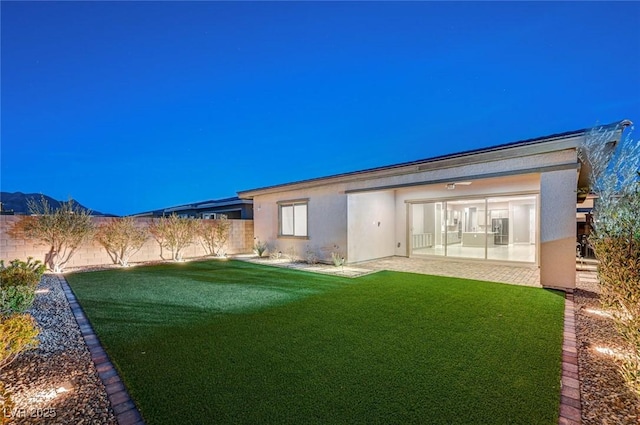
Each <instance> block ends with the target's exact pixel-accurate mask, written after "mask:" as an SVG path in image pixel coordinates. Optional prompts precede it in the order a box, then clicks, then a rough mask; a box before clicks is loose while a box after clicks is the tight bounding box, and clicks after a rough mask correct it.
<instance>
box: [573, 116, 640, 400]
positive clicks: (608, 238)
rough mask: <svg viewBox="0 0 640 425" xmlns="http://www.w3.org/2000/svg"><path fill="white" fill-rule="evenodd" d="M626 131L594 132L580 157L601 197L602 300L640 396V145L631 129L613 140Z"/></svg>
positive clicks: (597, 209) (596, 241)
mask: <svg viewBox="0 0 640 425" xmlns="http://www.w3.org/2000/svg"><path fill="white" fill-rule="evenodd" d="M622 130H624V127H622V128H621V127H620V126H615V127H599V128H595V129H593V130H591V131H590V132H589V133H588V134H587V136H586V138H585V143H584V146H583V147H581V149H580V158H581V160H582V161H583V162H584V163H586V164H588V165H589V166H590V168H591V176H590V178H591V183H592V191H593V192H594V193H595V194H596V195H598V199H597V201H596V203H595V205H594V220H593V232H592V233H591V235H590V237H589V242H590V243H591V245H592V246H593V249H594V252H595V255H596V258H597V259H598V260H599V267H598V276H599V278H600V286H601V295H600V298H601V302H602V303H603V305H604V306H605V307H606V308H608V309H609V311H610V312H611V314H612V317H613V320H614V322H615V325H616V328H617V330H618V333H619V334H620V335H621V336H622V338H623V340H624V341H625V343H626V345H627V348H628V349H629V351H630V354H629V355H628V356H626V357H625V358H624V360H622V362H621V365H620V372H621V373H622V376H623V378H624V380H625V382H626V383H627V385H628V386H629V387H630V388H631V390H632V391H633V392H634V393H635V394H636V395H637V396H638V397H640V172H639V170H640V142H639V141H634V140H632V138H631V131H629V132H627V135H626V137H625V138H622V137H621V141H620V142H619V143H618V146H617V148H616V149H615V150H614V148H613V146H612V144H611V143H610V142H611V141H612V140H615V139H616V135H617V134H618V132H621V131H622Z"/></svg>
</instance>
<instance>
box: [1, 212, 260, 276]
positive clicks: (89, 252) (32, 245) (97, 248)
mask: <svg viewBox="0 0 640 425" xmlns="http://www.w3.org/2000/svg"><path fill="white" fill-rule="evenodd" d="M19 219H20V216H13V215H0V260H4V262H5V263H8V262H9V261H11V260H15V259H16V258H18V259H20V260H23V261H24V260H26V259H27V258H28V257H33V258H34V259H36V260H40V261H42V262H44V259H45V255H46V254H47V252H48V251H49V247H48V246H46V245H43V244H39V243H38V242H37V241H32V240H24V239H16V238H13V237H11V236H10V235H9V234H8V232H9V230H10V229H11V228H12V227H13V226H14V224H15V223H16V222H17V221H18V220H19ZM109 220H111V219H110V218H103V217H94V218H93V222H94V223H95V225H96V226H99V225H100V224H101V223H104V222H106V221H109ZM229 221H230V222H231V232H230V235H229V240H228V241H227V244H226V252H227V254H230V255H232V254H244V253H250V252H252V250H253V220H229ZM150 222H151V219H150V218H137V219H136V224H137V225H138V226H140V227H147V226H149V223H150ZM205 255H206V251H205V250H204V248H203V247H202V245H201V244H200V243H199V242H196V243H194V244H192V245H191V246H189V247H187V248H185V249H184V250H183V257H184V258H197V257H203V256H205ZM162 259H165V260H170V259H171V251H168V250H166V249H164V248H161V247H160V245H159V244H158V242H157V241H156V240H155V239H154V238H153V237H152V236H150V237H149V239H148V240H147V242H145V244H144V245H143V246H142V248H140V250H139V251H138V252H137V253H135V254H134V255H133V256H132V257H131V259H130V262H131V263H140V262H147V261H158V260H162ZM107 264H113V261H112V260H111V258H110V257H109V254H107V251H106V250H105V248H104V247H103V246H102V245H100V243H98V242H97V241H89V242H86V243H85V244H83V245H81V246H80V247H78V249H77V250H76V252H75V253H74V255H73V257H72V258H71V260H70V261H69V262H68V263H67V265H66V268H71V267H82V266H99V265H107Z"/></svg>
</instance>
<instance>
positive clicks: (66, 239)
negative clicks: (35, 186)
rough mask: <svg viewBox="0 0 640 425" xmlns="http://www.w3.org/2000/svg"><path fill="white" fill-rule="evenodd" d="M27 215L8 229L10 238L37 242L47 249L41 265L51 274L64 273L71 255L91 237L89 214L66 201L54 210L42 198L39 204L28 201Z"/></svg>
mask: <svg viewBox="0 0 640 425" xmlns="http://www.w3.org/2000/svg"><path fill="white" fill-rule="evenodd" d="M28 205H29V212H30V213H31V214H32V215H31V216H23V217H21V219H20V220H19V221H17V222H16V224H15V226H14V227H13V228H12V233H13V235H14V236H18V237H20V236H23V237H25V238H28V239H35V240H39V241H41V242H43V243H45V244H47V245H49V246H50V248H49V252H48V253H47V255H46V259H45V263H46V264H47V265H48V266H49V268H50V269H51V270H53V271H54V272H55V273H61V272H63V271H64V268H65V265H66V264H67V263H68V262H69V260H70V259H71V257H72V256H73V254H74V252H75V251H76V249H77V248H78V246H80V244H82V243H83V242H84V241H86V240H87V239H89V238H90V237H91V236H92V235H93V231H94V226H93V222H92V221H91V213H90V211H87V210H85V209H84V208H82V207H80V206H79V205H78V204H77V203H76V202H74V201H73V200H72V199H70V200H69V201H68V202H62V203H61V204H60V208H58V209H56V210H54V209H52V208H51V206H50V205H49V202H47V200H46V199H45V197H44V196H43V197H42V198H41V199H40V202H36V201H34V200H30V201H29V203H28Z"/></svg>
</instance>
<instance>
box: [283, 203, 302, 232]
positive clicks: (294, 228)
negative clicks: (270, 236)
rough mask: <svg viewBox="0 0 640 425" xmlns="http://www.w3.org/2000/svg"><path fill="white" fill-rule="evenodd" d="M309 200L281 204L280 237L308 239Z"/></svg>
mask: <svg viewBox="0 0 640 425" xmlns="http://www.w3.org/2000/svg"><path fill="white" fill-rule="evenodd" d="M307 202H308V201H307V200H301V201H288V202H280V203H279V206H280V236H293V237H307Z"/></svg>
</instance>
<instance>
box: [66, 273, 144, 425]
mask: <svg viewBox="0 0 640 425" xmlns="http://www.w3.org/2000/svg"><path fill="white" fill-rule="evenodd" d="M58 280H59V281H60V285H61V286H62V290H63V291H64V294H65V296H66V297H67V301H69V307H70V308H71V312H72V313H73V316H74V317H75V319H76V322H77V323H78V327H80V332H81V333H82V338H84V342H85V344H87V348H88V349H89V352H90V353H91V360H93V364H94V365H95V366H96V370H97V371H98V375H99V376H100V380H101V381H102V384H103V385H104V386H105V389H106V391H107V397H108V398H109V402H110V403H111V408H112V409H113V412H114V413H115V415H116V420H117V421H118V424H119V425H144V421H143V420H142V416H141V415H140V412H139V411H138V409H137V408H136V405H135V404H134V403H133V400H131V397H129V392H128V391H127V389H126V388H125V386H124V383H123V382H122V380H121V379H120V376H119V375H118V372H117V371H116V369H115V368H114V367H113V363H111V360H109V356H108V355H107V353H106V352H105V351H104V349H103V348H102V345H101V344H100V340H99V339H98V337H97V336H96V334H95V333H94V332H93V327H92V326H91V324H90V323H89V320H88V319H87V316H85V314H84V311H83V310H82V307H80V304H78V300H77V299H76V296H75V294H74V293H73V291H72V290H71V287H69V283H68V282H67V279H65V278H64V276H60V275H59V276H58Z"/></svg>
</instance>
